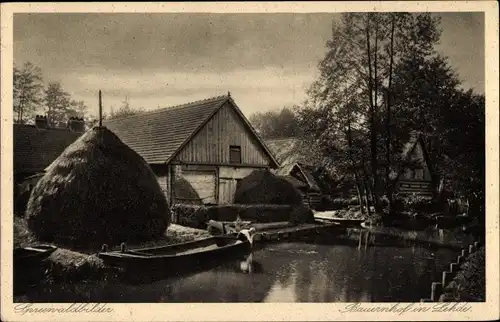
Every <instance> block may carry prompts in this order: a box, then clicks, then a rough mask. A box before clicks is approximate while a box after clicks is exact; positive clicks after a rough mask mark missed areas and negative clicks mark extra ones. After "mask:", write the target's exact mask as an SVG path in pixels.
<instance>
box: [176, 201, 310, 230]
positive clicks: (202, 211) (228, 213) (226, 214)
mask: <svg viewBox="0 0 500 322" xmlns="http://www.w3.org/2000/svg"><path fill="white" fill-rule="evenodd" d="M172 212H173V213H174V216H175V217H174V218H175V219H174V221H176V222H177V223H178V224H179V225H183V226H187V227H193V228H202V229H205V228H206V223H207V222H208V221H209V220H216V221H234V220H236V218H237V216H238V215H239V216H240V218H241V219H242V220H249V221H252V222H257V223H269V222H280V221H291V222H294V223H303V222H312V221H314V214H313V212H312V211H311V210H310V209H309V208H308V207H306V206H291V205H259V204H257V205H253V204H252V205H241V204H232V205H216V206H194V205H187V204H176V205H174V206H173V207H172Z"/></svg>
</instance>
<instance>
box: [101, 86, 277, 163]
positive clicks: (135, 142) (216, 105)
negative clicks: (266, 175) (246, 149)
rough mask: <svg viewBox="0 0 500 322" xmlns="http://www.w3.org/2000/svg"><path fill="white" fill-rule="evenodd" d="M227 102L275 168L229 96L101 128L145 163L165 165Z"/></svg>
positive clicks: (135, 116)
mask: <svg viewBox="0 0 500 322" xmlns="http://www.w3.org/2000/svg"><path fill="white" fill-rule="evenodd" d="M227 102H230V103H231V104H232V106H233V107H234V108H235V111H236V112H237V114H238V115H239V116H240V117H241V118H242V120H243V122H244V123H245V124H246V125H247V126H248V127H249V129H250V131H251V132H252V133H253V134H254V135H255V137H256V139H257V141H258V142H259V143H260V144H261V146H262V147H263V149H264V150H265V151H266V152H267V153H268V155H269V156H270V158H271V160H272V161H273V162H274V163H276V165H278V163H277V162H276V160H275V159H274V157H273V155H272V154H271V152H270V151H269V149H268V148H267V146H266V145H265V144H264V142H262V140H261V139H260V138H259V136H258V135H257V133H256V132H255V129H254V128H253V127H252V126H251V125H250V123H249V122H248V120H247V119H246V118H245V117H244V116H243V114H242V113H241V111H240V109H239V108H238V107H237V105H236V103H235V102H234V101H233V99H232V98H231V96H230V95H224V96H218V97H213V98H208V99H205V100H200V101H195V102H191V103H187V104H183V105H178V106H173V107H167V108H162V109H159V110H155V111H151V112H146V113H141V114H137V115H133V116H128V117H123V118H116V119H112V120H105V121H103V125H105V126H106V127H107V128H108V129H110V130H111V131H113V132H114V133H115V134H117V135H118V136H119V137H120V139H121V140H122V141H123V142H124V143H125V144H127V145H128V146H130V147H131V148H132V149H134V150H135V151H136V152H137V153H139V154H140V155H141V156H142V157H143V158H144V159H145V160H146V162H148V163H150V164H154V163H168V162H170V161H171V160H172V159H173V158H174V156H175V155H176V153H177V152H179V151H180V150H181V149H182V147H183V146H184V145H185V144H186V143H187V142H189V140H190V139H191V138H193V137H194V135H195V134H196V133H197V132H198V130H200V129H201V128H202V127H203V126H204V125H205V124H206V122H208V121H209V120H210V119H211V118H212V116H213V115H215V113H216V112H217V111H218V110H219V109H220V108H221V107H222V106H223V105H224V104H225V103H227Z"/></svg>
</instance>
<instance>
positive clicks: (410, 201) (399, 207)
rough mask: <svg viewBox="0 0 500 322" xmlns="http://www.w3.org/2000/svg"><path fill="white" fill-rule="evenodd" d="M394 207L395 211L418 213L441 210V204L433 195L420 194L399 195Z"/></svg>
mask: <svg viewBox="0 0 500 322" xmlns="http://www.w3.org/2000/svg"><path fill="white" fill-rule="evenodd" d="M393 208H394V209H393V210H394V211H399V212H402V211H408V212H411V213H418V214H426V213H427V214H430V213H435V212H438V211H439V210H441V207H440V205H439V204H438V203H437V202H436V201H435V200H434V199H433V198H432V197H427V196H419V195H410V196H406V197H397V198H395V199H394V206H393Z"/></svg>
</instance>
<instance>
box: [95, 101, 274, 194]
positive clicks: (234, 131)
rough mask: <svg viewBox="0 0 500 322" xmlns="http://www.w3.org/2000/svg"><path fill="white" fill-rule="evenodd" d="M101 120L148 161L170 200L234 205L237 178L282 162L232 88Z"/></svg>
mask: <svg viewBox="0 0 500 322" xmlns="http://www.w3.org/2000/svg"><path fill="white" fill-rule="evenodd" d="M103 125H105V126H106V127H108V128H109V129H110V130H111V131H113V132H114V133H115V134H116V135H118V137H119V138H120V139H121V140H122V141H123V142H124V143H125V144H127V145H128V146H129V147H131V148H132V149H134V150H135V151H136V152H137V153H139V155H141V156H142V157H143V158H144V159H145V160H146V162H147V163H148V164H149V165H150V166H151V168H152V169H153V171H154V172H155V174H156V176H157V178H158V182H159V184H160V186H161V188H162V190H163V192H164V193H165V196H166V197H167V200H168V201H169V203H170V204H176V203H203V204H230V203H232V202H233V198H234V192H235V190H236V186H237V184H238V181H239V180H241V179H242V178H244V177H246V176H247V175H249V174H250V173H251V172H252V171H254V170H256V169H263V168H267V169H269V168H273V169H274V168H277V167H278V162H277V161H276V160H275V158H274V156H273V155H272V154H271V152H270V151H269V150H268V148H267V147H266V145H265V144H264V142H263V141H262V140H261V139H260V138H259V136H258V135H257V133H256V132H255V130H254V129H253V127H252V126H251V125H250V123H249V122H248V120H247V118H246V117H245V116H244V115H243V113H242V112H241V110H240V109H239V107H238V106H237V105H236V103H235V102H234V100H233V98H232V97H231V95H230V94H229V93H228V95H226V96H219V97H214V98H209V99H205V100H201V101H196V102H192V103H187V104H183V105H179V106H174V107H170V108H164V109H160V110H155V111H152V112H146V113H141V114H138V115H133V116H129V117H123V118H117V119H113V120H105V121H104V122H103ZM177 183H179V184H182V186H183V187H182V189H180V188H179V187H177ZM186 185H187V186H186ZM189 185H190V186H191V187H188V186H189ZM179 191H191V193H188V194H183V193H179ZM193 191H194V192H196V193H192V192H193Z"/></svg>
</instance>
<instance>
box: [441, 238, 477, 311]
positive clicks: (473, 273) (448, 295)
mask: <svg viewBox="0 0 500 322" xmlns="http://www.w3.org/2000/svg"><path fill="white" fill-rule="evenodd" d="M485 269H486V262H485V249H484V247H481V248H480V249H478V250H477V251H476V252H474V253H472V254H471V255H470V256H469V257H468V258H467V260H466V262H465V263H464V264H462V266H461V269H460V271H459V272H458V273H457V275H456V277H455V278H454V280H453V281H452V282H451V283H450V284H449V285H448V286H447V287H446V289H445V293H444V294H443V296H442V297H441V300H442V301H444V302H482V301H485V299H486V272H485Z"/></svg>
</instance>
